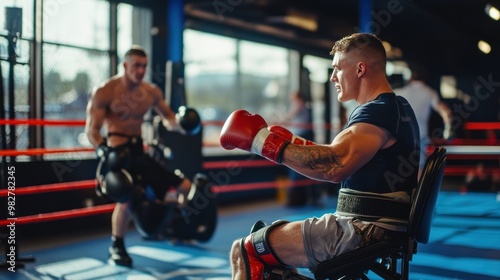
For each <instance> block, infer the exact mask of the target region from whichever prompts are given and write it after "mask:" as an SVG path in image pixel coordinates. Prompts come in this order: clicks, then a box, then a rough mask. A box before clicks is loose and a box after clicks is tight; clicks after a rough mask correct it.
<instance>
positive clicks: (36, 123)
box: [0, 119, 85, 126]
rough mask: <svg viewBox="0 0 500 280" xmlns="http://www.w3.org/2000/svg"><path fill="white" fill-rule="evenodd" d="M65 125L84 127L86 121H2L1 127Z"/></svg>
mask: <svg viewBox="0 0 500 280" xmlns="http://www.w3.org/2000/svg"><path fill="white" fill-rule="evenodd" d="M7 124H10V125H64V126H84V125H85V120H45V119H43V120H42V119H15V120H6V119H0V125H7Z"/></svg>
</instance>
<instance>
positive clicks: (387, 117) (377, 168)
mask: <svg viewBox="0 0 500 280" xmlns="http://www.w3.org/2000/svg"><path fill="white" fill-rule="evenodd" d="M355 123H369V124H373V125H376V126H378V127H381V128H384V129H386V130H387V131H388V132H389V133H391V134H392V135H393V136H394V137H396V138H397V141H396V143H395V144H394V145H392V146H391V147H388V148H386V149H382V150H379V151H378V152H377V153H376V154H375V156H374V157H373V158H372V159H371V160H370V161H369V162H368V163H366V164H365V165H364V166H362V167H361V168H360V169H359V170H357V171H356V172H354V173H353V174H352V175H351V176H350V177H349V178H347V179H346V180H344V181H343V182H342V184H341V186H342V187H343V188H350V189H355V190H358V191H364V192H374V193H388V192H395V191H407V192H410V191H411V190H412V189H413V188H415V187H416V186H417V176H418V162H419V152H418V151H419V146H420V144H419V139H420V136H419V130H418V123H417V120H416V118H415V113H414V112H413V109H412V108H411V106H410V104H409V103H408V101H407V100H406V99H405V98H403V97H401V96H396V95H395V94H394V93H383V94H380V95H379V96H377V98H375V99H374V100H372V101H370V102H367V103H365V104H363V105H360V106H358V107H357V108H356V109H354V111H353V112H352V113H351V115H350V116H349V120H348V122H347V124H346V128H347V127H349V126H351V125H353V124H355ZM366 145H370V143H366Z"/></svg>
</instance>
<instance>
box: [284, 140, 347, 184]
mask: <svg viewBox="0 0 500 280" xmlns="http://www.w3.org/2000/svg"><path fill="white" fill-rule="evenodd" d="M295 148H299V149H300V147H295ZM290 156H291V158H290V159H291V161H293V162H294V163H295V164H299V165H296V167H297V169H308V171H307V172H305V173H309V175H310V176H311V177H316V178H318V179H325V180H328V179H329V178H332V177H334V176H335V175H336V174H337V173H338V172H339V171H340V169H341V168H343V167H344V165H343V164H342V163H341V162H340V160H339V158H338V156H337V155H336V154H335V152H334V151H333V150H332V149H331V148H328V147H325V146H314V147H311V146H308V147H307V149H303V150H301V151H293V152H291V153H290ZM304 171H305V170H304ZM312 173H314V174H312Z"/></svg>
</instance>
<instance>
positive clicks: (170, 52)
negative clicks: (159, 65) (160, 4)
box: [165, 0, 186, 111]
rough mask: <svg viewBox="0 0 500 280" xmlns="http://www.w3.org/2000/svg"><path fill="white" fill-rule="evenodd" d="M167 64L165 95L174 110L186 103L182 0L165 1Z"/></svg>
mask: <svg viewBox="0 0 500 280" xmlns="http://www.w3.org/2000/svg"><path fill="white" fill-rule="evenodd" d="M166 13H167V14H166V27H167V46H166V48H167V61H169V63H168V64H167V66H166V67H167V69H166V73H167V76H168V77H169V78H167V84H166V89H165V91H166V95H167V96H166V97H167V98H168V99H169V100H168V101H169V103H170V107H172V109H173V110H174V111H176V110H177V109H178V108H179V107H180V106H182V105H186V96H185V90H184V63H183V59H182V58H183V32H184V18H185V17H184V0H169V1H167V10H166Z"/></svg>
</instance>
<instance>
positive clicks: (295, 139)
mask: <svg viewBox="0 0 500 280" xmlns="http://www.w3.org/2000/svg"><path fill="white" fill-rule="evenodd" d="M268 129H269V131H271V132H272V133H274V134H276V135H278V136H279V137H281V138H283V139H285V140H288V141H290V142H291V143H292V144H295V145H302V146H311V145H316V143H314V142H313V141H310V140H307V139H305V138H302V137H300V136H297V135H293V133H292V132H291V131H289V130H288V129H286V128H284V127H282V126H279V125H271V126H270V127H269V128H268Z"/></svg>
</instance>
